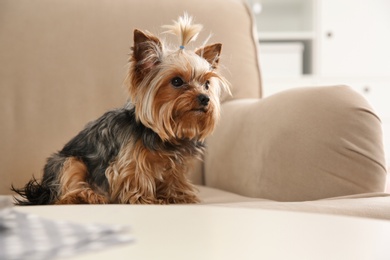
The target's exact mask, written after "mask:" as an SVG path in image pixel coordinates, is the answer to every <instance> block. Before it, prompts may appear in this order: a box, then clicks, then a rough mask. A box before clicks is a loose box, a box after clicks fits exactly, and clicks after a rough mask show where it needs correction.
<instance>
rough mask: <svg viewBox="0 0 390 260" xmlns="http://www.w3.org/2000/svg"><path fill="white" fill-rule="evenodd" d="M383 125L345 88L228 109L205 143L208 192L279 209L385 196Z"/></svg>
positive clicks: (294, 92)
mask: <svg viewBox="0 0 390 260" xmlns="http://www.w3.org/2000/svg"><path fill="white" fill-rule="evenodd" d="M380 124H381V123H380V120H379V118H378V117H377V116H376V115H375V114H374V112H373V111H372V108H371V107H370V106H369V104H368V103H367V101H366V100H365V99H364V98H363V97H361V96H360V95H359V94H357V93H356V92H354V91H353V90H352V89H351V88H349V87H345V86H334V87H319V88H315V87H312V88H310V87H308V88H298V89H293V90H289V91H285V92H282V93H279V94H275V95H273V96H270V97H268V98H264V99H262V100H255V99H251V100H237V101H231V102H228V103H225V104H224V105H223V111H222V119H221V123H220V125H219V126H218V129H217V130H216V132H215V133H214V134H213V136H212V137H210V138H209V139H208V150H207V154H206V157H205V184H206V185H207V186H211V187H215V188H219V189H223V190H226V191H230V192H234V193H237V194H240V195H244V196H250V197H258V198H265V199H271V200H278V201H301V200H316V199H322V198H329V197H336V196H343V195H350V194H358V193H369V192H383V191H384V185H385V180H386V169H385V159H384V153H383V147H382V132H381V125H380Z"/></svg>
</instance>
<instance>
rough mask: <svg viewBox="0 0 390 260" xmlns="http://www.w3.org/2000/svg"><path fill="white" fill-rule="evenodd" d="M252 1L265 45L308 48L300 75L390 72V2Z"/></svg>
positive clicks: (366, 74) (345, 75)
mask: <svg viewBox="0 0 390 260" xmlns="http://www.w3.org/2000/svg"><path fill="white" fill-rule="evenodd" d="M248 2H249V4H250V6H251V7H252V10H253V11H255V12H256V13H255V18H256V24H257V27H258V35H259V39H260V42H261V43H266V44H272V43H275V44H280V43H297V42H299V43H301V44H302V45H303V46H304V50H303V52H302V65H301V66H302V74H306V75H318V76H332V77H333V76H343V77H349V76H380V77H383V76H390V0H248ZM261 51H262V48H261V44H260V55H261ZM283 66H284V64H280V67H283ZM277 73H278V70H276V71H275V72H273V73H272V75H274V74H277ZM280 74H281V76H283V73H280ZM264 76H267V73H265V74H264Z"/></svg>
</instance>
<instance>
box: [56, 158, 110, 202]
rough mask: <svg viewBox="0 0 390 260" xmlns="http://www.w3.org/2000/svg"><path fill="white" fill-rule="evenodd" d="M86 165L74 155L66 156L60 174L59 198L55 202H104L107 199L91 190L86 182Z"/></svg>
mask: <svg viewBox="0 0 390 260" xmlns="http://www.w3.org/2000/svg"><path fill="white" fill-rule="evenodd" d="M87 174H88V173H87V167H86V165H85V164H84V163H83V162H81V161H79V160H78V159H76V158H74V157H70V158H68V159H67V160H66V161H65V163H64V166H63V168H62V172H61V174H60V194H61V195H60V198H59V201H58V202H57V203H56V204H104V203H107V202H108V200H107V199H106V198H105V197H104V196H102V195H100V194H97V193H96V192H95V191H93V190H92V189H91V187H90V185H89V184H88V183H87V182H86V178H87Z"/></svg>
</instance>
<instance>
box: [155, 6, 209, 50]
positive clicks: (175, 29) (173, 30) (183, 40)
mask: <svg viewBox="0 0 390 260" xmlns="http://www.w3.org/2000/svg"><path fill="white" fill-rule="evenodd" d="M192 22H193V18H192V16H189V15H188V14H187V13H184V14H183V16H180V17H179V18H178V20H177V21H173V24H172V25H163V26H162V27H163V28H165V29H167V31H165V32H164V33H170V34H174V35H176V36H177V37H178V38H179V41H180V49H184V47H185V46H186V45H187V44H188V43H190V42H192V41H194V40H196V38H197V37H198V34H199V33H200V31H202V29H203V25H201V24H193V23H192Z"/></svg>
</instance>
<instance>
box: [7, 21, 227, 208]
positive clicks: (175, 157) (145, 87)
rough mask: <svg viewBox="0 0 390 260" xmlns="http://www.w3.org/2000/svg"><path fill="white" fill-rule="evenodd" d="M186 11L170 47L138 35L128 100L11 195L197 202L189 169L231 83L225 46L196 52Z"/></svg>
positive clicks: (196, 28) (27, 199)
mask: <svg viewBox="0 0 390 260" xmlns="http://www.w3.org/2000/svg"><path fill="white" fill-rule="evenodd" d="M192 20H193V19H192V17H190V16H188V15H187V14H184V15H183V16H182V17H180V18H179V19H178V20H177V21H175V22H174V24H173V25H167V26H164V27H165V28H166V29H167V31H166V32H167V33H171V34H175V35H177V36H178V38H179V39H180V46H179V47H177V48H169V46H167V44H165V42H163V41H162V40H160V39H159V38H158V37H156V36H154V35H152V34H151V33H149V32H143V31H140V30H137V29H136V30H134V46H133V47H132V48H131V50H132V52H131V55H130V62H129V63H130V66H129V73H128V76H127V79H126V81H125V82H126V87H127V88H128V92H129V101H128V102H127V103H126V104H125V106H124V107H123V108H119V109H116V110H112V111H108V112H106V113H105V114H104V115H103V116H101V117H100V118H98V119H97V120H95V121H93V122H90V123H89V124H87V126H86V127H85V129H84V130H82V131H81V132H80V133H79V134H78V135H76V136H75V137H74V138H73V139H71V140H70V141H69V142H68V143H67V144H66V145H65V146H64V147H63V149H62V150H61V151H59V152H57V153H55V154H53V155H52V156H51V157H49V158H48V160H47V163H46V165H45V167H44V173H43V178H42V180H41V181H37V180H36V179H35V178H32V180H30V181H29V182H28V183H27V184H26V185H25V187H24V188H21V189H17V188H14V187H12V190H13V191H15V192H16V193H18V194H19V195H20V196H21V198H20V197H19V198H17V199H16V203H17V204H20V205H44V204H105V203H128V204H171V203H198V202H199V199H198V197H197V195H196V188H195V186H194V185H193V184H191V182H190V181H189V180H188V177H187V172H188V170H189V168H190V166H191V164H192V162H193V161H194V159H196V158H198V159H199V158H200V157H201V155H202V153H203V151H204V141H205V138H206V137H207V136H208V135H210V134H211V133H212V132H213V130H214V128H215V126H216V124H217V122H218V120H219V113H220V100H219V99H220V95H221V93H222V91H227V92H230V91H229V83H228V82H227V80H226V79H225V78H224V77H223V76H222V75H221V74H220V73H219V72H218V70H217V68H218V64H219V58H220V52H221V47H222V45H221V44H219V43H217V44H212V45H207V46H205V45H203V46H201V47H200V48H198V49H196V50H194V51H192V50H188V49H187V48H186V46H187V45H188V43H190V42H191V41H193V40H195V38H196V37H197V36H198V34H199V32H200V31H201V30H202V25H199V24H193V23H192Z"/></svg>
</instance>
